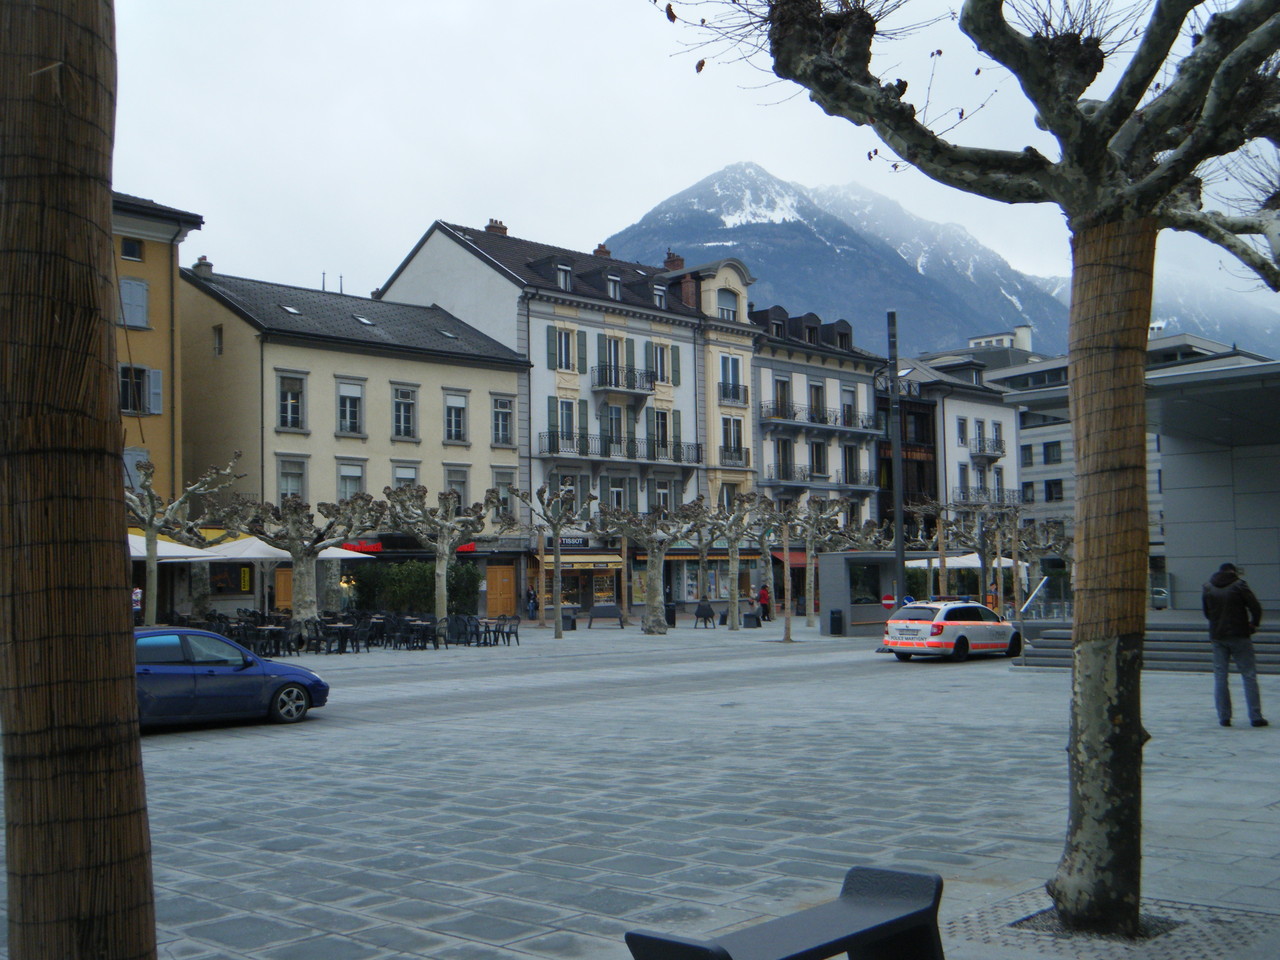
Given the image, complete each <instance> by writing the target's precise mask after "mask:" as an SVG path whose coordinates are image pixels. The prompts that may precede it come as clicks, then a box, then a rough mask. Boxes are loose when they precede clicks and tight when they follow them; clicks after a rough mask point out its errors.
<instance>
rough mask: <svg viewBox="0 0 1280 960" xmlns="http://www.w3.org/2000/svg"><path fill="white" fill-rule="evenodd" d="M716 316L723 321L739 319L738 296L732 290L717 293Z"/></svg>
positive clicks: (722, 290) (721, 290)
mask: <svg viewBox="0 0 1280 960" xmlns="http://www.w3.org/2000/svg"><path fill="white" fill-rule="evenodd" d="M716 316H718V317H719V318H720V319H721V320H737V319H738V295H737V294H736V293H734V292H733V291H732V290H725V289H723V288H722V289H720V290H717V291H716Z"/></svg>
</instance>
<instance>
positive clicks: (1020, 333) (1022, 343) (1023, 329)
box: [1013, 323, 1031, 351]
mask: <svg viewBox="0 0 1280 960" xmlns="http://www.w3.org/2000/svg"><path fill="white" fill-rule="evenodd" d="M1013 345H1014V347H1015V348H1016V349H1018V350H1027V351H1030V349H1031V324H1029V323H1020V324H1018V325H1017V326H1016V327H1014V328H1013Z"/></svg>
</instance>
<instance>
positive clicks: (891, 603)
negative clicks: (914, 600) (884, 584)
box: [880, 593, 897, 610]
mask: <svg viewBox="0 0 1280 960" xmlns="http://www.w3.org/2000/svg"><path fill="white" fill-rule="evenodd" d="M880 606H882V607H884V608H885V609H886V610H892V609H893V608H894V607H895V606H897V603H896V601H895V600H894V598H893V594H892V593H886V594H885V595H884V596H883V597H881V598H880Z"/></svg>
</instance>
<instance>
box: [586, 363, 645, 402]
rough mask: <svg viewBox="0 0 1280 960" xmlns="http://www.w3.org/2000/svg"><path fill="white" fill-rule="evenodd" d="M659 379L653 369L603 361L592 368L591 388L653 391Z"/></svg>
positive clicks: (619, 391) (636, 391) (625, 391)
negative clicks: (642, 368) (655, 382)
mask: <svg viewBox="0 0 1280 960" xmlns="http://www.w3.org/2000/svg"><path fill="white" fill-rule="evenodd" d="M656 379H657V377H656V375H655V374H654V372H653V371H652V370H641V369H640V368H639V367H628V366H624V365H622V364H617V363H602V364H601V365H600V366H598V367H592V368H591V389H592V390H609V391H613V392H616V393H646V394H647V393H653V384H654V381H655V380H656Z"/></svg>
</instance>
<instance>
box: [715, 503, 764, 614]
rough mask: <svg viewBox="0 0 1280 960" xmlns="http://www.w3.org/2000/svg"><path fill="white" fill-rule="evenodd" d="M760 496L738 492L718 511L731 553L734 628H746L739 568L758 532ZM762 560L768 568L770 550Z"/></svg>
mask: <svg viewBox="0 0 1280 960" xmlns="http://www.w3.org/2000/svg"><path fill="white" fill-rule="evenodd" d="M759 499H760V498H759V496H758V495H757V494H754V493H739V494H735V495H734V497H733V499H732V500H730V501H729V502H728V503H727V504H721V505H720V508H719V509H718V510H717V511H716V522H717V523H718V524H719V526H720V530H721V535H722V536H723V537H724V540H725V549H726V551H727V552H728V554H729V616H728V617H727V618H726V619H727V622H728V626H729V629H730V630H741V629H742V611H741V610H740V609H739V607H740V604H739V600H740V598H741V594H740V592H739V590H738V571H739V569H740V568H741V565H742V545H743V544H744V543H747V542H750V541H751V540H752V539H754V538H755V537H756V535H757V527H758V526H759V521H760V514H759V510H758V509H757V505H758V503H759ZM760 562H761V564H762V565H763V566H764V568H765V569H766V570H767V569H768V563H769V555H768V553H764V552H762V553H761V558H760Z"/></svg>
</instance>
